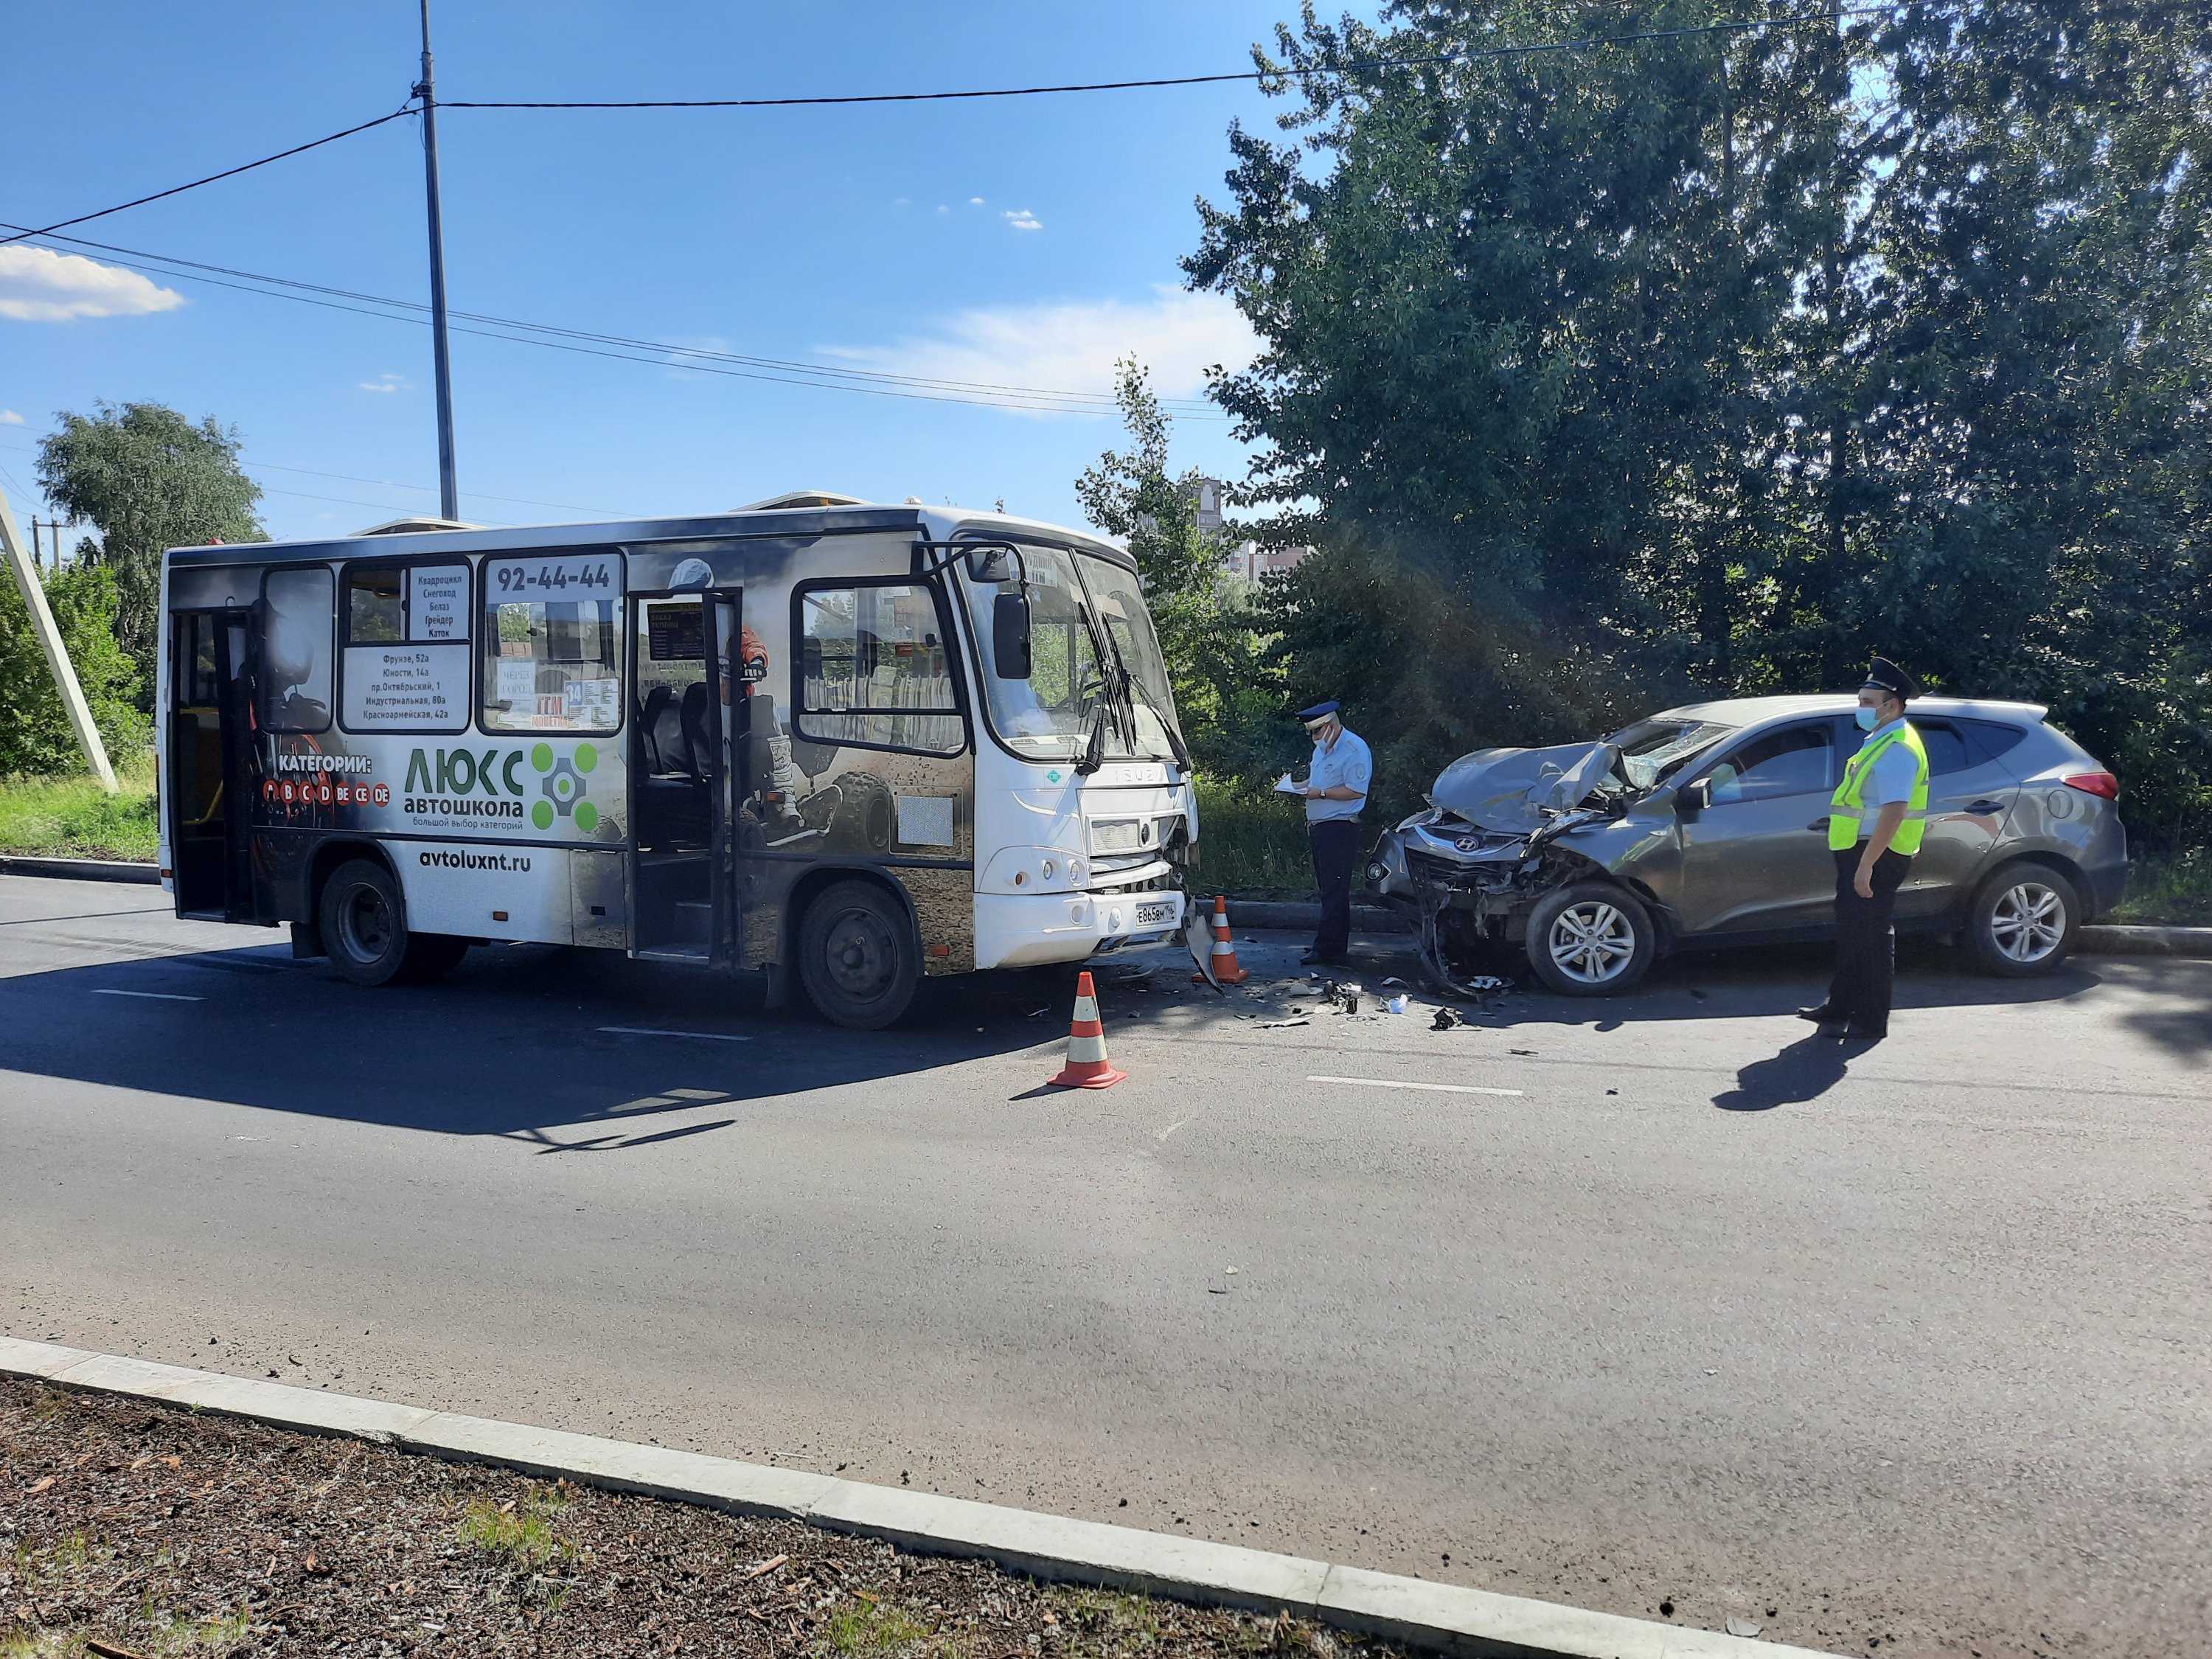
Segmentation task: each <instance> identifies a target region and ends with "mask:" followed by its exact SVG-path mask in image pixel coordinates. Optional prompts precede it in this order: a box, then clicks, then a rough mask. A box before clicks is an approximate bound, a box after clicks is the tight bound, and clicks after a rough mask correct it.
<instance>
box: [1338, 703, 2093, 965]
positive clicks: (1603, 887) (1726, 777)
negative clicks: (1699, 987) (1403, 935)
mask: <svg viewBox="0 0 2212 1659" xmlns="http://www.w3.org/2000/svg"><path fill="white" fill-rule="evenodd" d="M1853 706H1854V705H1853V700H1852V699H1851V698H1850V697H1848V696H1798V697H1745V698H1737V699H1734V700H1731V701H1728V702H1705V703H1693V704H1691V705H1689V706H1687V707H1686V708H1671V709H1668V711H1667V712H1666V713H1664V714H1655V715H1653V716H1652V717H1651V718H1650V719H1649V720H1642V721H1639V722H1638V724H1636V725H1634V726H1630V727H1629V728H1628V729H1627V730H1626V731H1625V732H1616V733H1615V734H1614V735H1613V736H1612V737H1611V738H1607V739H1606V740H1605V741H1604V742H1602V743H1579V744H1560V745H1559V746H1558V747H1556V748H1550V749H1483V750H1476V751H1475V752H1474V754H1471V755H1462V757H1460V758H1459V759H1457V760H1455V761H1454V762H1453V763H1451V764H1450V765H1449V766H1448V767H1446V768H1445V769H1443V772H1442V773H1441V774H1439V775H1438V776H1437V781H1436V787H1434V788H1433V789H1431V791H1430V793H1429V801H1430V805H1429V808H1428V810H1427V811H1423V812H1417V813H1415V814H1414V815H1413V817H1409V818H1407V820H1406V821H1405V822H1404V823H1401V824H1399V825H1398V826H1397V828H1395V829H1389V830H1386V831H1384V832H1383V837H1382V839H1381V840H1380V841H1379V842H1377V843H1376V848H1375V851H1374V854H1373V855H1372V857H1370V860H1368V864H1367V871H1366V875H1367V885H1368V886H1369V888H1370V889H1371V890H1374V891H1376V892H1378V893H1380V894H1381V895H1382V896H1383V898H1384V899H1385V900H1387V901H1388V902H1390V903H1391V904H1392V905H1394V906H1395V907H1397V908H1399V909H1401V910H1402V911H1405V912H1407V914H1409V915H1411V916H1412V917H1413V919H1414V920H1415V921H1417V922H1418V924H1419V929H1420V942H1421V960H1422V964H1423V966H1424V968H1425V970H1426V971H1427V972H1428V973H1429V975H1431V977H1432V978H1433V979H1434V980H1435V981H1436V982H1437V986H1438V987H1439V988H1441V989H1444V990H1447V991H1464V990H1465V989H1466V988H1467V985H1468V981H1469V980H1471V979H1473V978H1474V977H1476V976H1479V975H1486V974H1490V973H1493V972H1495V971H1496V970H1497V969H1498V965H1499V961H1498V959H1499V957H1501V956H1502V955H1503V954H1504V953H1505V952H1508V951H1520V952H1522V953H1523V954H1525V956H1526V957H1527V958H1528V965H1529V966H1530V967H1531V968H1533V969H1534V970H1535V973H1536V976H1537V977H1538V978H1539V979H1541V981H1543V982H1544V983H1545V984H1546V985H1547V986H1549V987H1551V988H1552V989H1553V990H1555V991H1564V992H1565V993H1567V994H1571V995H1575V996H1603V995H1607V994H1611V993H1613V992H1617V991H1625V990H1626V989H1627V988H1628V987H1630V986H1632V985H1634V984H1635V983H1636V982H1637V981H1638V980H1640V979H1642V978H1643V977H1644V973H1645V971H1646V970H1647V969H1649V968H1650V965H1651V963H1653V962H1654V961H1655V960H1656V958H1657V957H1659V956H1660V955H1661V954H1662V952H1664V951H1670V950H1683V949H1690V948H1703V947H1705V946H1708V945H1751V944H1760V943H1769V942H1782V941H1786V940H1793V939H1825V938H1828V937H1831V936H1832V933H1833V931H1834V898H1835V890H1836V866H1835V860H1834V858H1833V856H1832V854H1830V853H1829V851H1828V841H1827V834H1826V831H1827V823H1828V799H1829V797H1830V796H1831V795H1832V793H1834V791H1835V787H1836V781H1837V778H1838V775H1839V771H1840V769H1841V767H1842V764H1843V763H1844V760H1846V759H1847V758H1849V757H1850V754H1851V752H1852V750H1855V749H1856V748H1857V746H1858V743H1859V732H1858V729H1857V726H1855V725H1854V724H1853V723H1852V719H1851V711H1852V708H1853ZM2044 715H2045V710H2044V709H2043V708H2039V707H2038V706H2037V705H2035V704H2033V703H2021V702H1979V701H1969V700H1966V699H1963V698H1955V697H1921V698H1916V699H1915V700H1914V701H1913V703H1912V705H1911V709H1910V711H1909V714H1908V718H1910V719H1911V721H1912V724H1913V725H1914V726H1916V727H1917V728H1918V730H1919V732H1920V736H1921V740H1922V742H1923V744H1925V745H1926V747H1927V750H1928V760H1929V790H1928V827H1927V832H1926V838H1925V840H1924V841H1923V842H1922V844H1921V848H1920V853H1919V855H1918V856H1917V857H1916V858H1915V859H1914V860H1912V869H1911V874H1910V875H1909V876H1908V877H1907V878H1906V879H1905V885H1904V886H1903V887H1901V888H1899V890H1898V895H1897V926H1898V927H1899V931H1905V930H1908V929H1917V930H1921V931H1925V932H1931V933H1939V934H1942V935H1944V936H1945V937H1947V938H1948V939H1952V940H1954V942H1962V943H1964V945H1966V948H1967V949H1968V950H1969V951H1971V952H1972V954H1973V956H1974V957H1976V958H1977V959H1978V961H1979V962H1980V963H1982V965H1983V966H1984V967H1985V968H1987V969H1989V970H1990V972H1992V973H1997V974H2006V975H2029V974H2045V973H2049V972H2050V971H2051V969H2054V968H2056V967H2057V965H2058V964H2059V963H2060V962H2062V961H2063V960H2064V958H2065V957H2066V953H2067V951H2069V949H2070V948H2071V946H2072V945H2073V942H2074V938H2075V930H2076V929H2077V928H2079V927H2081V924H2082V923H2083V922H2085V921H2089V920H2090V919H2092V918H2093V917H2094V916H2095V915H2098V914H2099V913H2100V912H2102V911H2104V910H2106V909H2109V908H2111V907H2112V905H2113V904H2115V903H2117V902H2118V900H2119V896H2120V890H2121V888H2122V887H2123V885H2124V884H2125V881H2126V878H2127V832H2126V830H2125V829H2124V828H2123V827H2122V825H2121V823H2120V818H2119V812H2118V807H2117V806H2116V805H2115V803H2116V801H2117V800H2118V795H2119V782H2118V779H2116V778H2115V777H2114V776H2113V775H2112V773H2111V772H2109V771H2107V770H2106V769H2105V768H2104V767H2103V766H2102V765H2101V764H2100V763H2099V762H2098V761H2097V760H2095V759H2094V758H2093V757H2092V756H2091V755H2090V754H2089V753H2088V752H2087V750H2084V749H2083V748H2082V747H2081V745H2080V744H2077V743H2075V741H2074V740H2073V739H2072V738H2069V737H2068V736H2067V735H2066V734H2065V733H2064V732H2061V731H2059V730H2058V729H2057V727H2056V726H2051V725H2049V724H2047V723H2046V722H2045V719H2044Z"/></svg>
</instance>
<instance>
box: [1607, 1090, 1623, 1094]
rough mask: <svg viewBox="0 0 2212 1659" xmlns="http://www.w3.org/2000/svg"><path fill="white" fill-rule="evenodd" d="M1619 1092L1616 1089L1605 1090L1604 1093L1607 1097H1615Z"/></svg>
mask: <svg viewBox="0 0 2212 1659" xmlns="http://www.w3.org/2000/svg"><path fill="white" fill-rule="evenodd" d="M1606 1093H1607V1094H1609V1095H1617V1094H1619V1093H1620V1090H1618V1089H1607V1091H1606Z"/></svg>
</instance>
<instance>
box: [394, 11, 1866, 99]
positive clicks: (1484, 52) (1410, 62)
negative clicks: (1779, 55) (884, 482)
mask: <svg viewBox="0 0 2212 1659" xmlns="http://www.w3.org/2000/svg"><path fill="white" fill-rule="evenodd" d="M1894 9H1895V8H1894V7H1893V6H1842V7H1838V8H1836V9H1832V10H1829V11H1817V12H1807V13H1802V14H1800V15H1796V16H1785V17H1753V18H1745V19H1741V20H1740V21H1734V22H1727V23H1702V24H1699V25H1696V26H1694V27H1689V28H1679V29H1647V30H1644V31H1641V32H1639V33H1634V34H1597V35H1590V36H1589V37H1587V38H1585V39H1583V40H1547V41H1541V42H1539V43H1537V44H1535V45H1533V46H1480V47H1474V48H1470V49H1468V50H1466V51H1462V52H1431V53H1428V54H1425V55H1423V56H1420V57H1414V58H1367V59H1364V60H1361V61H1358V62H1355V63H1350V64H1316V65H1314V66H1313V67H1311V68H1309V69H1297V68H1276V69H1267V70H1243V71H1241V72H1239V73H1237V74H1233V75H1175V76H1158V77H1154V78H1152V79H1149V80H1142V81H1085V82H1072V83H1070V84H1068V85H1065V86H1050V87H989V88H981V89H978V90H973V91H963V92H872V93H844V94H829V95H825V96H822V97H815V98H634V99H611V98H610V99H468V98H441V99H440V100H438V107H439V108H440V109H790V108H794V107H799V106H811V105H825V104H927V103H942V102H946V101H949V100H956V99H969V98H1035V97H1039V96H1042V95H1046V94H1054V93H1066V92H1128V91H1133V90H1135V89H1138V88H1145V87H1202V86H1212V85H1217V84H1219V83H1221V82H1231V81H1271V80H1288V79H1293V78H1302V77H1304V76H1315V75H1352V74H1356V73H1358V72H1359V71H1361V70H1380V69H1415V68H1421V67H1425V66H1427V65H1431V64H1465V63H1473V62H1475V61H1476V60H1478V59H1480V58H1511V57H1518V56H1523V55H1527V54H1531V53H1535V52H1587V51H1589V50H1590V49H1591V48H1593V47H1596V46H1629V45H1632V44H1634V43H1635V42H1637V41H1639V40H1680V39H1683V38H1684V37H1686V36H1688V35H1694V34H1718V33H1725V32H1727V31H1729V30H1735V29H1758V28H1771V27H1800V26H1802V25H1804V24H1807V23H1820V22H1833V21H1835V20H1836V19H1838V18H1840V17H1858V16H1863V15H1867V14H1869V13H1873V12H1886V11H1891V10H1894Z"/></svg>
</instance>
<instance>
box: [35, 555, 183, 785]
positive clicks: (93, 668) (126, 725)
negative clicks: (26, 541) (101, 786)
mask: <svg viewBox="0 0 2212 1659" xmlns="http://www.w3.org/2000/svg"><path fill="white" fill-rule="evenodd" d="M44 580H45V582H46V604H47V605H48V607H49V608H50V609H51V610H52V611H53V613H54V623H55V625H56V626H57V627H58V628H59V629H61V635H62V641H63V643H64V644H65V645H66V646H68V647H69V653H70V663H71V665H72V666H74V667H75V668H76V678H77V684H78V685H79V686H80V687H81V688H82V690H83V692H84V696H85V702H87V703H88V705H89V706H90V707H91V709H92V718H93V723H94V725H96V726H99V728H100V738H101V740H102V741H103V742H105V743H106V745H107V749H108V753H109V755H110V757H112V759H113V760H114V761H115V762H116V763H118V765H119V764H121V763H124V762H125V761H126V760H127V759H128V757H130V756H131V754H133V753H135V752H136V751H137V750H138V749H140V748H143V746H144V744H145V742H146V738H147V730H146V720H145V717H144V716H143V714H140V713H139V712H138V710H137V707H136V706H135V702H134V699H135V697H136V696H137V690H138V671H137V668H136V667H135V666H134V665H132V663H131V659H130V658H129V657H127V656H125V654H124V653H123V648H122V647H121V646H119V645H118V644H117V643H116V638H115V612H116V606H117V595H116V591H115V577H114V574H113V573H112V572H111V571H109V570H108V569H107V568H106V567H105V566H102V565H98V564H91V563H86V562H79V563H76V564H74V565H71V566H70V567H69V568H66V569H62V570H56V571H50V572H46V573H44ZM82 765H83V757H82V756H81V755H80V754H79V753H78V751H77V746H76V729H75V728H74V727H73V726H70V718H69V713H68V711H67V710H66V709H65V708H63V706H62V697H61V692H60V690H58V688H57V687H56V686H55V684H54V679H53V671H52V669H51V668H50V667H49V666H48V665H47V662H46V651H45V649H44V648H43V647H41V646H40V643H39V636H38V633H37V630H36V629H33V627H32V626H31V614H30V611H28V610H27V608H26V607H25V605H24V604H23V596H22V595H21V593H20V592H17V591H16V588H15V583H13V582H12V581H0V776H7V775H14V774H20V773H28V774H43V773H58V772H75V771H77V770H79V769H81V768H82Z"/></svg>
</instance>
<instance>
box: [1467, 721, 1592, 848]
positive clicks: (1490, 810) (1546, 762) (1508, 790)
mask: <svg viewBox="0 0 2212 1659" xmlns="http://www.w3.org/2000/svg"><path fill="white" fill-rule="evenodd" d="M1619 758H1620V750H1618V749H1616V748H1614V747H1613V744H1609V743H1563V744H1555V745H1553V747H1551V748H1549V749H1478V750H1475V751H1474V753H1473V754H1471V755H1462V756H1461V757H1459V758H1458V759H1457V760H1455V761H1454V762H1453V763H1451V764H1450V765H1449V766H1447V767H1446V768H1444V769H1443V771H1441V772H1439V773H1437V782H1436V787H1434V788H1433V789H1431V790H1430V791H1429V799H1430V801H1431V804H1433V805H1437V806H1440V807H1442V808H1443V810H1444V811H1447V812H1455V813H1457V814H1458V815H1459V816H1460V817H1463V818H1465V819H1466V820H1467V821H1468V823H1472V824H1474V825H1476V826H1477V827H1479V828H1480V829H1506V830H1513V831H1516V832H1519V833H1522V834H1528V833H1532V832H1534V831H1535V830H1537V829H1542V828H1543V827H1544V825H1545V824H1546V823H1547V822H1548V821H1549V815H1551V814H1555V813H1559V812H1565V811H1572V810H1573V809H1574V808H1575V807H1577V806H1578V805H1581V804H1582V801H1583V798H1584V797H1585V796H1587V795H1588V794H1589V793H1590V791H1591V790H1593V789H1595V787H1597V785H1598V781H1599V780H1601V778H1603V777H1604V776H1605V775H1606V774H1607V772H1609V771H1611V770H1612V769H1613V763H1614V762H1615V761H1617V760H1618V759H1619Z"/></svg>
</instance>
